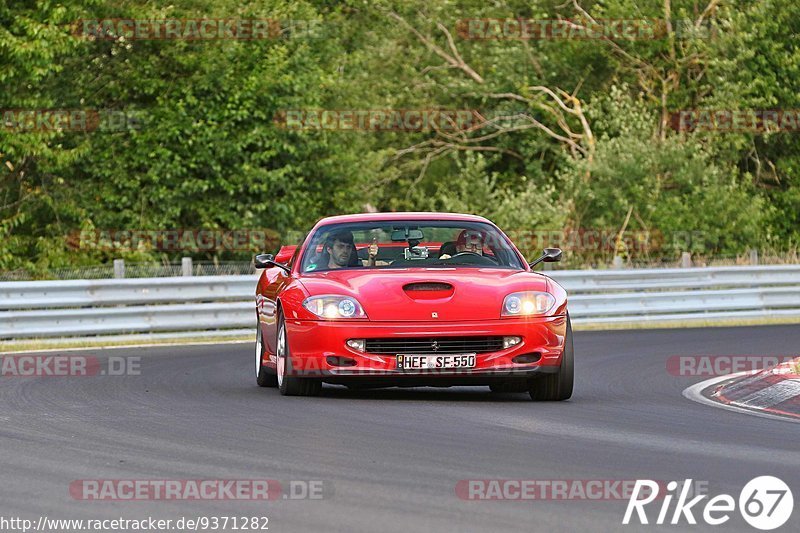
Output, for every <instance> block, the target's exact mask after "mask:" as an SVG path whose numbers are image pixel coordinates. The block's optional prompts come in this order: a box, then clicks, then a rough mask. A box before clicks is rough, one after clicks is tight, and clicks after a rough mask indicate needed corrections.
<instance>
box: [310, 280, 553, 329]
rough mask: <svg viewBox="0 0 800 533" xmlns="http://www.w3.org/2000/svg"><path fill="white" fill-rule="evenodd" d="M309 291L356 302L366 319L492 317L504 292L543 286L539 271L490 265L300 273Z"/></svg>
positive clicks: (403, 319) (497, 313)
mask: <svg viewBox="0 0 800 533" xmlns="http://www.w3.org/2000/svg"><path fill="white" fill-rule="evenodd" d="M300 282H301V283H302V285H303V286H304V287H305V288H306V290H307V291H308V293H309V295H311V296H315V295H322V294H340V295H346V296H352V297H354V298H355V299H357V300H358V301H359V303H361V305H362V307H363V308H364V311H366V313H367V316H368V317H369V319H370V320H371V321H426V320H437V321H440V322H441V321H464V320H495V319H498V318H500V310H501V307H502V305H503V299H504V298H505V297H506V295H508V294H510V293H512V292H518V291H546V290H547V278H546V277H545V276H542V275H541V274H538V273H535V272H527V271H515V270H504V269H490V268H458V269H444V268H427V269H426V268H414V269H397V270H394V269H391V270H389V269H387V270H366V269H363V270H362V269H352V270H350V269H347V270H345V269H343V270H329V271H325V272H314V273H308V274H303V276H302V277H301V278H300ZM409 284H424V285H423V286H422V287H421V288H422V289H431V286H430V285H429V284H447V285H449V286H450V287H451V288H450V289H448V290H413V289H414V288H420V287H419V285H417V286H416V287H414V286H412V287H409Z"/></svg>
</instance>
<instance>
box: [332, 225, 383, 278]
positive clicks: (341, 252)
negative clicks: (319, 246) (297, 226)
mask: <svg viewBox="0 0 800 533" xmlns="http://www.w3.org/2000/svg"><path fill="white" fill-rule="evenodd" d="M355 249H356V245H355V242H354V241H353V234H352V233H350V232H349V231H347V230H341V231H337V232H336V233H334V234H332V235H330V236H329V237H328V238H327V239H326V241H325V248H324V250H325V254H326V255H327V256H328V268H329V269H337V268H345V267H350V266H362V265H361V262H360V261H359V260H358V256H357V255H356V251H355ZM377 255H378V244H377V241H376V240H375V239H373V242H372V244H371V245H370V247H369V254H368V265H369V266H375V257H376V256H377Z"/></svg>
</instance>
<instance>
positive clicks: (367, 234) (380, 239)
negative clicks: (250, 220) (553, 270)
mask: <svg viewBox="0 0 800 533" xmlns="http://www.w3.org/2000/svg"><path fill="white" fill-rule="evenodd" d="M309 239H310V240H309V242H308V245H307V247H306V248H305V251H304V252H303V259H302V263H301V266H300V268H301V271H302V272H316V271H321V270H334V269H339V268H378V269H392V268H413V267H425V268H454V267H455V268H462V267H463V268H475V267H480V268H506V269H514V270H524V269H525V267H524V263H523V261H522V259H521V258H520V256H519V254H518V253H517V252H516V251H515V250H514V249H513V248H512V246H511V244H510V243H509V241H508V239H507V238H506V237H505V236H504V235H503V234H502V233H500V231H498V230H497V228H496V227H494V226H493V225H491V224H487V223H483V222H453V221H448V222H439V221H424V220H419V221H416V220H415V221H381V222H362V223H347V224H331V225H327V226H321V227H320V228H318V229H317V231H315V232H314V234H313V235H311V236H310V237H309Z"/></svg>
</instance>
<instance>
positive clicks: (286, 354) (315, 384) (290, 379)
mask: <svg viewBox="0 0 800 533" xmlns="http://www.w3.org/2000/svg"><path fill="white" fill-rule="evenodd" d="M281 335H282V336H283V338H281ZM275 356H276V357H277V358H278V374H277V376H276V377H277V379H278V390H279V391H280V393H281V394H282V395H283V396H318V395H319V393H320V391H321V390H322V381H321V380H319V379H312V378H298V377H294V376H288V375H286V374H289V373H291V371H292V356H291V353H290V351H289V341H288V337H287V333H286V324H285V322H284V320H283V314H280V315H278V338H277V341H276V343H275ZM281 357H283V359H284V361H283V367H281V361H280V359H281ZM282 368H283V369H284V371H283V373H281V369H282Z"/></svg>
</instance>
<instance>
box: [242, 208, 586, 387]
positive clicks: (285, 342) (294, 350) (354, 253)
mask: <svg viewBox="0 0 800 533" xmlns="http://www.w3.org/2000/svg"><path fill="white" fill-rule="evenodd" d="M560 259H561V250H559V249H557V248H547V249H545V250H544V254H543V255H542V256H541V257H539V258H538V259H537V260H536V261H534V262H533V263H530V264H528V263H527V262H526V261H525V258H524V257H523V256H522V254H521V253H520V252H519V250H517V248H516V247H515V246H514V244H513V243H512V242H511V240H510V239H509V238H508V237H507V236H506V235H505V234H504V233H503V232H502V231H500V230H499V229H498V228H497V226H495V225H494V224H493V223H492V222H490V221H489V220H487V219H485V218H483V217H479V216H473V215H458V214H437V213H371V214H359V215H344V216H336V217H329V218H325V219H322V220H320V221H319V222H318V223H317V224H316V226H314V228H313V229H312V230H311V232H310V233H309V234H308V236H307V237H306V239H305V241H304V242H303V243H302V244H301V245H299V246H284V247H283V248H281V250H280V251H279V252H278V254H277V256H275V257H273V256H272V255H270V254H262V255H259V256H257V257H256V266H257V267H259V268H264V269H265V270H264V271H263V272H262V273H261V277H260V279H259V282H258V288H257V290H256V315H257V317H258V327H257V333H256V351H255V372H256V379H257V382H258V384H259V385H260V386H262V387H278V389H279V390H280V392H281V394H285V395H301V396H313V395H316V394H319V392H320V390H321V387H322V383H323V382H325V383H332V384H340V385H346V386H348V387H351V388H371V387H390V386H400V387H417V386H436V387H441V386H453V385H483V386H489V387H490V388H491V390H492V391H495V392H529V393H530V395H531V398H533V399H534V400H566V399H567V398H569V397H570V396H571V395H572V383H573V373H574V370H573V368H574V366H573V365H574V364H573V348H572V328H571V325H570V320H569V313H568V312H567V295H566V292H565V291H564V289H563V288H562V287H561V286H560V285H559V284H558V283H556V282H555V281H553V280H552V279H550V278H549V277H547V276H545V275H543V274H540V273H537V272H533V270H532V267H533V266H534V265H535V264H537V263H539V262H541V261H548V262H549V261H559V260H560Z"/></svg>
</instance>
